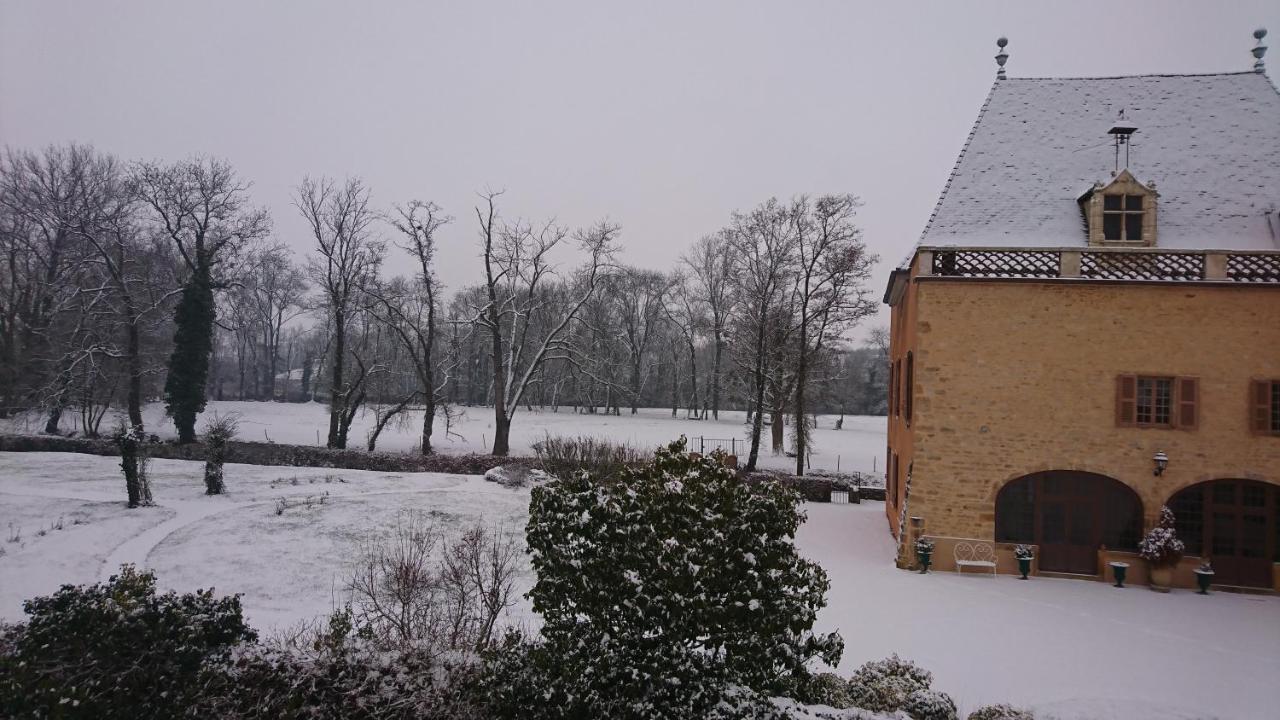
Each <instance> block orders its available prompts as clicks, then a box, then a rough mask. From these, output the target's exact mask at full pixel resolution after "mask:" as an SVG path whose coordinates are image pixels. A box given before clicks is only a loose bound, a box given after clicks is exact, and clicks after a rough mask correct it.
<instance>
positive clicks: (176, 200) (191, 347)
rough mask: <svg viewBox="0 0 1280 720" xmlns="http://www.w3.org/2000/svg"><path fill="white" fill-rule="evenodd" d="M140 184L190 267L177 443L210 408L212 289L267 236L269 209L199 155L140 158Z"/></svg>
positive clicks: (179, 335)
mask: <svg viewBox="0 0 1280 720" xmlns="http://www.w3.org/2000/svg"><path fill="white" fill-rule="evenodd" d="M135 186H136V187H137V189H138V195H139V198H140V199H141V201H142V202H143V203H144V204H146V205H147V206H148V207H149V208H150V210H151V211H152V215H153V218H154V221H155V223H156V225H157V226H158V227H159V229H160V231H161V232H162V233H163V234H164V235H165V236H167V237H168V238H169V239H170V240H172V241H173V243H174V246H175V247H176V249H177V251H178V254H179V256H181V258H182V262H183V264H184V266H185V270H186V277H185V279H184V281H183V284H182V295H181V297H180V299H179V300H178V305H177V308H176V309H175V310H174V324H175V326H176V327H175V330H174V335H173V353H172V354H171V355H170V357H169V373H168V375H167V376H166V379H165V386H164V400H165V408H166V410H167V411H168V413H169V416H170V417H172V418H173V424H174V426H175V427H176V428H177V429H178V441H179V442H182V443H189V442H194V441H195V439H196V417H197V416H198V415H199V414H200V413H201V412H203V411H204V408H205V400H206V392H205V383H206V380H207V379H208V375H209V354H210V352H211V351H212V349H213V331H214V323H215V321H216V319H217V308H216V306H215V304H214V292H215V291H216V290H219V289H221V288H223V287H225V285H226V283H225V282H224V281H223V279H222V277H223V275H222V271H223V268H224V266H226V265H230V264H231V263H233V262H234V260H235V259H236V257H237V255H238V254H239V251H240V250H241V248H243V247H244V245H245V244H246V243H247V242H249V241H251V240H254V239H257V238H260V237H263V236H264V235H266V233H267V232H268V231H269V230H270V224H271V223H270V218H269V216H268V215H267V213H266V211H265V210H261V209H255V208H251V207H250V206H249V204H248V190H249V184H248V183H247V182H245V181H243V180H241V179H240V178H238V177H237V176H236V174H235V171H234V170H233V169H232V168H231V165H230V164H228V163H227V162H225V161H222V160H216V159H212V158H193V159H190V160H184V161H182V162H179V163H175V164H173V165H167V166H166V165H159V164H155V163H140V164H139V165H138V166H137V168H136V170H135Z"/></svg>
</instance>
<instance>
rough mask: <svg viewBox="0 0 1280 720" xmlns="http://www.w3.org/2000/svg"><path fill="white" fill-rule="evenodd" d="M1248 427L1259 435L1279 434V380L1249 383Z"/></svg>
mask: <svg viewBox="0 0 1280 720" xmlns="http://www.w3.org/2000/svg"><path fill="white" fill-rule="evenodd" d="M1249 427H1250V428H1252V430H1253V432H1255V433H1257V434H1259V435H1280V380H1254V381H1252V382H1251V383H1250V384H1249Z"/></svg>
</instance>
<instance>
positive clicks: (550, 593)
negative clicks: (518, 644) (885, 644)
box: [525, 439, 843, 717]
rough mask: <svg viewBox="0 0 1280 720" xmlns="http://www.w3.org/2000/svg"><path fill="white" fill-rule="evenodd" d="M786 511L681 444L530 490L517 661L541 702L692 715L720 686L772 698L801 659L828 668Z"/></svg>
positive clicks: (715, 700)
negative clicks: (524, 614)
mask: <svg viewBox="0 0 1280 720" xmlns="http://www.w3.org/2000/svg"><path fill="white" fill-rule="evenodd" d="M798 505H799V497H798V495H797V494H796V492H795V491H793V490H790V489H787V488H783V487H781V486H779V485H776V484H770V483H764V484H760V485H758V486H756V487H749V486H747V485H745V484H743V483H742V482H740V481H739V480H738V479H737V477H736V475H735V474H734V472H733V471H732V470H728V469H726V468H724V467H722V466H721V465H720V463H719V462H718V461H717V460H716V459H714V458H699V459H696V460H695V459H693V458H692V457H690V455H689V454H688V453H686V452H685V444H684V441H683V439H682V440H680V441H677V442H675V443H672V444H671V445H670V446H669V447H666V448H662V449H660V450H658V452H657V453H656V456H655V458H654V460H653V461H651V462H650V463H648V464H646V465H645V466H643V467H641V468H638V469H625V470H623V471H622V473H621V474H620V476H619V477H618V481H617V482H612V481H601V480H599V479H597V478H595V477H593V476H591V475H590V474H589V473H585V474H584V473H577V474H570V475H566V476H562V477H560V478H559V479H557V480H556V481H553V482H551V483H548V484H547V485H544V486H542V487H538V488H534V490H533V497H532V500H531V503H530V512H529V524H528V528H527V540H528V545H529V552H530V554H531V555H532V558H533V560H532V562H533V567H534V570H535V571H536V572H537V575H538V580H537V582H536V583H535V585H534V587H533V589H532V590H531V591H530V593H529V597H530V598H531V599H532V600H533V606H534V609H535V610H536V611H537V612H538V613H540V614H541V615H542V617H543V621H544V623H543V629H542V634H543V637H544V638H545V644H544V645H537V646H532V647H526V648H525V650H526V651H527V653H526V654H527V655H528V656H529V658H530V662H529V663H527V664H526V666H527V667H532V668H533V670H534V671H539V669H541V668H545V669H546V675H547V676H546V677H539V679H538V682H539V683H541V690H542V691H543V692H544V695H545V697H548V698H554V699H555V700H563V702H564V703H565V706H566V707H569V708H578V709H580V710H581V712H583V713H585V714H587V715H588V716H608V717H654V716H669V717H702V716H705V715H706V714H707V713H708V712H710V710H711V709H712V708H714V707H716V706H717V705H718V704H720V703H721V702H722V701H723V700H724V693H725V692H727V691H728V689H729V688H732V687H739V688H744V689H745V690H746V691H750V692H752V693H759V694H761V695H764V694H772V693H780V692H787V691H789V690H792V689H794V688H795V687H797V686H800V685H802V684H803V683H804V682H805V681H807V679H808V675H809V673H808V670H807V669H806V665H807V664H808V662H809V661H810V660H813V659H818V658H820V659H822V660H823V661H826V662H827V663H829V664H835V663H836V662H838V661H839V658H840V654H841V651H842V650H843V641H842V640H841V639H840V636H839V635H837V634H832V635H824V636H818V635H814V634H813V632H812V630H811V628H812V627H813V622H814V620H815V619H816V616H817V612H818V610H819V609H820V608H821V607H823V606H824V605H825V598H824V595H825V593H826V591H827V588H828V587H829V583H828V581H827V577H826V573H824V572H823V570H822V568H821V567H819V566H818V565H816V564H815V563H812V562H809V561H807V560H804V559H803V558H801V557H800V556H799V555H798V554H797V553H796V549H795V545H794V542H793V540H794V537H795V532H796V528H797V527H798V526H799V524H800V522H801V521H802V520H803V515H802V514H801V513H800V511H799V509H798ZM535 674H536V672H535ZM551 702H554V701H551ZM564 716H566V717H568V716H574V715H573V714H572V712H570V713H569V714H568V715H564ZM557 717H559V716H557Z"/></svg>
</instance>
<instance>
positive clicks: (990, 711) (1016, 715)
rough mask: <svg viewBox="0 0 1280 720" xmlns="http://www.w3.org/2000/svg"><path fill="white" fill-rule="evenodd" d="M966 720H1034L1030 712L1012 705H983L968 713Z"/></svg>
mask: <svg viewBox="0 0 1280 720" xmlns="http://www.w3.org/2000/svg"><path fill="white" fill-rule="evenodd" d="M968 720H1036V718H1035V716H1034V715H1032V714H1031V711H1030V710H1023V709H1022V708H1016V707H1014V706H1012V705H1004V704H1001V705H984V706H982V707H980V708H978V709H977V710H974V711H973V712H971V713H969V718H968Z"/></svg>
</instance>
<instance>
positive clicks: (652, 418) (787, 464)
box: [0, 401, 886, 472]
mask: <svg viewBox="0 0 1280 720" xmlns="http://www.w3.org/2000/svg"><path fill="white" fill-rule="evenodd" d="M459 410H460V411H461V412H462V413H463V419H462V422H461V423H459V424H457V425H455V426H454V428H453V430H454V432H455V433H456V434H457V436H454V437H449V438H446V437H445V436H444V423H443V422H440V421H437V423H436V426H435V435H434V436H433V437H432V441H431V442H432V444H433V445H435V446H436V448H437V449H439V450H440V451H441V452H447V453H488V452H489V450H490V449H491V448H492V446H493V409H492V408H486V407H469V408H459ZM214 413H218V414H222V415H226V414H230V413H236V414H238V415H239V416H240V439H242V440H256V441H272V442H278V443H288V444H291V445H323V444H324V441H325V434H326V433H327V432H328V428H329V414H328V409H327V408H326V406H325V405H324V404H322V403H272V402H239V401H222V402H210V403H209V407H208V409H207V410H206V411H205V414H204V415H202V416H201V422H200V424H198V425H197V426H196V427H197V430H199V429H200V428H202V427H203V426H204V425H203V423H204V422H205V421H207V419H208V418H210V417H212V415H213V414H214ZM404 417H405V422H404V423H402V424H400V425H394V424H393V425H392V426H389V427H388V428H387V429H385V430H383V432H382V435H380V436H379V438H378V449H379V450H389V451H401V452H405V451H413V450H416V448H417V446H418V441H419V439H420V437H421V435H422V411H421V410H418V411H416V412H412V413H410V414H408V415H405V416H404ZM64 418H65V422H64V429H65V430H71V429H73V427H72V425H73V424H74V421H75V419H76V417H75V416H74V415H72V414H70V413H68V414H67V415H66V416H64ZM144 418H145V420H146V424H147V431H148V432H154V433H157V434H159V435H161V436H162V437H175V436H176V435H177V433H176V431H175V430H174V428H173V423H172V422H170V421H169V419H168V418H166V417H165V416H164V407H163V406H162V405H160V404H158V403H154V404H151V405H148V406H147V408H146V411H145V413H144ZM837 418H838V416H836V415H819V416H818V429H817V430H816V431H815V432H814V433H813V445H814V452H813V454H812V456H811V457H810V464H811V466H812V468H813V469H815V470H819V469H821V470H832V471H834V470H836V467H837V465H839V468H840V469H841V470H862V471H866V472H870V471H871V470H872V468H873V467H874V468H877V469H879V470H880V471H881V472H883V471H884V467H883V457H882V456H883V455H884V447H885V432H886V424H885V419H884V418H883V417H867V416H853V415H849V416H846V417H845V419H844V429H843V430H836V429H835V422H836V420H837ZM745 420H746V413H744V412H740V411H726V412H722V413H720V419H719V420H686V419H684V412H683V411H682V412H681V413H680V416H679V417H677V418H673V417H671V409H670V408H667V409H665V410H664V409H661V408H642V409H641V410H640V412H639V413H638V414H637V415H631V414H630V411H629V410H627V409H625V408H624V409H623V411H622V415H621V416H613V415H576V414H574V413H573V411H572V409H570V408H561V409H560V412H551V411H550V410H545V411H544V410H537V409H535V410H533V411H532V412H530V411H527V410H526V409H525V408H520V410H519V411H518V412H516V415H515V419H514V420H513V421H512V424H511V452H512V454H514V455H532V454H533V444H534V443H536V442H538V441H539V440H542V439H543V438H545V437H546V436H548V435H570V436H576V435H590V436H592V437H607V438H610V439H611V440H613V441H615V442H619V443H625V444H629V445H633V446H635V447H637V448H640V449H651V448H655V447H657V446H659V445H665V444H667V443H669V442H671V441H672V440H674V439H676V438H677V437H679V436H680V435H681V434H682V433H683V434H684V435H685V436H686V437H688V438H689V439H690V448H691V449H693V450H697V449H698V441H697V438H699V437H704V438H707V439H708V440H707V448H706V449H707V451H708V452H709V451H711V450H712V449H713V448H712V446H711V439H713V438H714V439H719V440H722V441H723V445H724V446H725V449H726V450H728V449H730V448H731V447H732V446H731V444H730V442H729V441H730V439H736V440H737V445H736V447H737V449H738V455H739V456H740V457H741V458H742V459H743V462H745V461H746V455H747V450H746V449H745V448H744V445H743V439H744V438H747V437H749V436H748V430H749V428H748V427H747V426H746V425H745V424H744V422H745ZM43 423H44V421H43V419H41V418H38V417H34V416H27V417H24V418H22V419H20V420H16V421H14V420H0V429H8V430H10V431H24V432H34V431H38V430H40V429H42V428H43V427H44V425H43ZM109 424H110V420H109V419H108V420H106V421H104V424H103V427H104V428H105V427H107V425H109ZM372 427H373V416H372V415H371V414H368V413H365V414H361V415H359V416H357V417H356V420H355V422H354V423H353V424H352V426H351V440H350V446H351V447H352V448H361V449H363V448H364V447H365V443H366V442H367V441H368V435H369V431H370V429H371V428H372ZM763 445H764V448H763V451H762V453H761V456H760V467H764V468H776V469H794V468H795V462H796V461H795V459H794V458H789V457H787V456H785V455H778V456H775V455H772V454H771V453H770V452H769V449H768V447H769V428H768V427H766V428H765V429H764V438H763ZM790 446H791V432H790V427H788V428H787V447H790Z"/></svg>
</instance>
